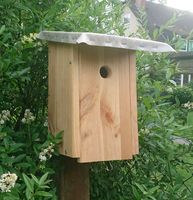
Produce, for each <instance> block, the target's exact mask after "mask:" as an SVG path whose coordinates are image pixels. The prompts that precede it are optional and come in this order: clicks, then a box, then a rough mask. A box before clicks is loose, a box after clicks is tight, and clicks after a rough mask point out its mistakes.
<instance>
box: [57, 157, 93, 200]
mask: <svg viewBox="0 0 193 200" xmlns="http://www.w3.org/2000/svg"><path fill="white" fill-rule="evenodd" d="M61 161H62V162H61V164H62V167H61V171H60V174H59V180H60V181H59V182H60V185H59V192H60V200H89V199H90V195H89V164H80V163H77V159H73V158H69V157H66V156H62V158H61Z"/></svg>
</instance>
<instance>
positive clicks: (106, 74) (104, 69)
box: [99, 66, 110, 78]
mask: <svg viewBox="0 0 193 200" xmlns="http://www.w3.org/2000/svg"><path fill="white" fill-rule="evenodd" d="M99 72H100V75H101V77H102V78H107V77H109V75H110V69H109V67H107V66H102V67H101V68H100V71H99Z"/></svg>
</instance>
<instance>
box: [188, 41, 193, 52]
mask: <svg viewBox="0 0 193 200" xmlns="http://www.w3.org/2000/svg"><path fill="white" fill-rule="evenodd" d="M188 51H193V40H189V42H188Z"/></svg>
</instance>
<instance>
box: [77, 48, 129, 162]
mask: <svg viewBox="0 0 193 200" xmlns="http://www.w3.org/2000/svg"><path fill="white" fill-rule="evenodd" d="M129 64H130V62H129V57H128V51H127V50H120V49H111V48H103V47H95V48H93V47H89V46H85V45H82V46H81V47H80V49H79V67H80V69H79V72H80V79H79V81H80V82H79V85H80V135H81V139H80V146H81V150H80V159H79V162H92V161H105V160H121V159H129V158H131V156H132V155H131V154H132V138H131V120H130V106H131V103H130V100H131V99H130V92H129V91H130V87H131V86H130V85H129V80H130V76H129V72H130V71H129ZM101 66H108V68H109V71H110V75H109V77H107V78H105V79H104V78H102V77H101V76H100V74H99V71H100V67H101ZM123 73H124V74H123Z"/></svg>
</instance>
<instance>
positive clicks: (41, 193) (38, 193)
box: [36, 191, 53, 197]
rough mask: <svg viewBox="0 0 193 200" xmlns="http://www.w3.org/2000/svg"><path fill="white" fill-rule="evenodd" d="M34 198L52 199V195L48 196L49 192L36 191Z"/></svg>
mask: <svg viewBox="0 0 193 200" xmlns="http://www.w3.org/2000/svg"><path fill="white" fill-rule="evenodd" d="M36 196H41V197H52V196H53V195H52V194H50V193H49V192H45V191H38V192H36Z"/></svg>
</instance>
